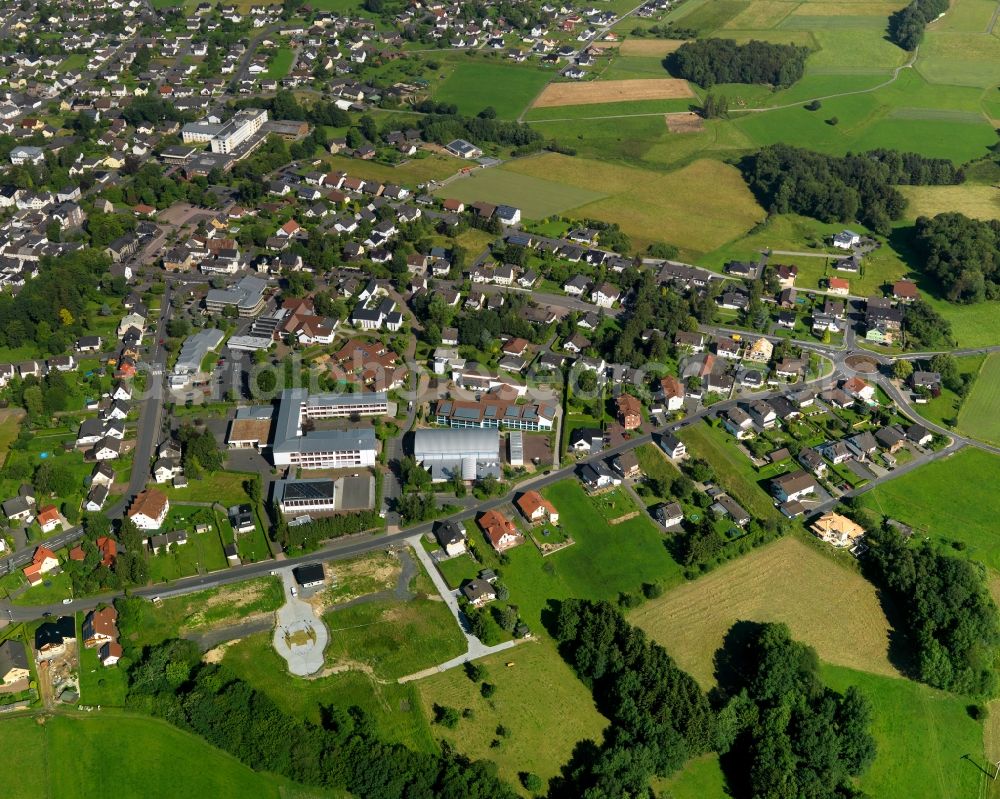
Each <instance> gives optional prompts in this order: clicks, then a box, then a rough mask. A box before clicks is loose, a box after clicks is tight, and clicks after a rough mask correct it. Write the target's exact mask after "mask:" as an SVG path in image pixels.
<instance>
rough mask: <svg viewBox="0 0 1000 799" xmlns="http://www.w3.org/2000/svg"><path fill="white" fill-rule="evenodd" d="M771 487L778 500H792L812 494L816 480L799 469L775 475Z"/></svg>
mask: <svg viewBox="0 0 1000 799" xmlns="http://www.w3.org/2000/svg"><path fill="white" fill-rule="evenodd" d="M771 489H772V491H774V496H775V497H776V498H777V499H778V501H779V502H793V501H796V500H800V499H802V498H803V497H807V496H809V495H811V494H814V493H815V491H816V481H815V480H814V479H813V478H812V476H811V475H809V474H807V473H806V472H804V471H802V470H801V469H800V470H798V471H795V472H789V473H788V474H783V475H781V476H780V477H775V478H774V479H773V480H772V481H771Z"/></svg>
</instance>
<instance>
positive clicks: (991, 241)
mask: <svg viewBox="0 0 1000 799" xmlns="http://www.w3.org/2000/svg"><path fill="white" fill-rule="evenodd" d="M914 244H915V247H916V250H917V252H918V253H919V255H920V256H921V257H922V258H923V261H924V270H925V271H926V272H927V274H929V275H930V276H931V277H933V278H934V279H935V280H937V282H938V283H939V284H940V286H941V290H942V291H943V293H944V296H945V297H946V298H947V299H948V300H950V301H951V302H960V303H976V302H982V301H983V300H991V299H996V298H998V297H1000V222H997V221H996V220H995V219H994V220H989V221H983V220H979V219H970V218H969V217H967V216H965V215H964V214H960V213H955V212H950V213H944V214H938V215H937V216H935V217H933V218H931V217H926V216H921V217H918V218H917V222H916V226H915V228H914Z"/></svg>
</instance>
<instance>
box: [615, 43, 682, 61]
mask: <svg viewBox="0 0 1000 799" xmlns="http://www.w3.org/2000/svg"><path fill="white" fill-rule="evenodd" d="M686 41H687V39H626V40H625V41H624V42H622V43H621V44H620V45H619V46H618V52H619V53H621V54H622V55H645V56H659V57H660V58H662V57H663V56H665V55H668V54H670V53H672V52H674V51H675V50H676V49H677V48H678V47H680V46H681V45H682V44H684V43H685V42H686Z"/></svg>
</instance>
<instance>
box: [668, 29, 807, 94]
mask: <svg viewBox="0 0 1000 799" xmlns="http://www.w3.org/2000/svg"><path fill="white" fill-rule="evenodd" d="M808 55H809V48H808V47H798V46H796V45H794V44H772V43H771V42H758V41H749V42H747V43H746V44H737V43H736V42H735V41H733V40H732V39H699V40H697V41H694V42H687V43H686V44H682V45H681V46H680V47H679V48H678V49H677V50H676V51H675V52H673V53H671V54H670V55H669V56H667V58H666V59H665V60H664V64H665V66H666V67H667V69H668V70H669V71H670V74H671V75H675V76H676V77H678V78H684V79H685V80H689V81H692V82H693V83H697V84H698V85H699V86H704V87H705V88H709V87H711V86H714V85H715V84H717V83H763V84H766V85H769V86H775V87H785V86H791V85H792V84H793V83H795V81H797V80H798V79H799V78H801V77H802V72H803V70H804V69H805V65H806V57H807V56H808Z"/></svg>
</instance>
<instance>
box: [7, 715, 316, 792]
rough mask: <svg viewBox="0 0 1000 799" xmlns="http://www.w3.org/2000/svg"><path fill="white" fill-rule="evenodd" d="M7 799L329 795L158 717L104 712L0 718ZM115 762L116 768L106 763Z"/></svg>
mask: <svg viewBox="0 0 1000 799" xmlns="http://www.w3.org/2000/svg"><path fill="white" fill-rule="evenodd" d="M0 743H2V744H3V750H4V768H5V772H6V773H7V775H8V776H7V777H6V778H5V780H4V789H3V793H4V797H5V799H38V797H43V796H59V797H63V799H87V798H89V797H94V796H104V795H107V794H108V793H111V794H113V795H115V796H117V797H121V798H122V799H132V797H134V798H135V799H179V797H190V798H191V799H194V798H195V797H203V796H213V797H220V798H223V797H228V798H230V799H242V798H243V797H246V796H257V797H273V799H279V798H280V799H294V798H295V797H297V798H298V799H306V797H321V796H333V795H334V794H331V793H327V792H324V791H321V790H319V789H307V788H304V787H302V786H298V785H295V784H294V783H290V782H288V781H287V780H284V779H281V778H279V777H276V776H273V775H269V774H262V773H257V772H254V771H252V770H251V769H250V768H248V767H247V766H244V765H243V764H242V763H240V762H239V761H237V760H236V759H235V758H233V757H230V756H229V755H227V754H226V753H225V752H222V751H221V750H219V749H216V748H214V747H212V746H209V745H208V744H206V743H205V742H203V741H202V740H201V739H200V738H198V737H196V736H194V735H191V734H190V733H186V732H183V731H182V730H179V729H177V728H176V727H172V726H171V725H169V724H167V723H166V722H165V721H160V720H158V719H152V718H145V717H138V716H132V715H126V714H124V713H121V712H115V711H110V710H102V711H101V712H100V713H97V714H93V715H87V716H66V715H57V716H49V717H46V718H44V719H42V718H36V717H29V718H25V717H21V718H7V719H3V720H2V721H0ZM109 764H113V766H111V765H109Z"/></svg>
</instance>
